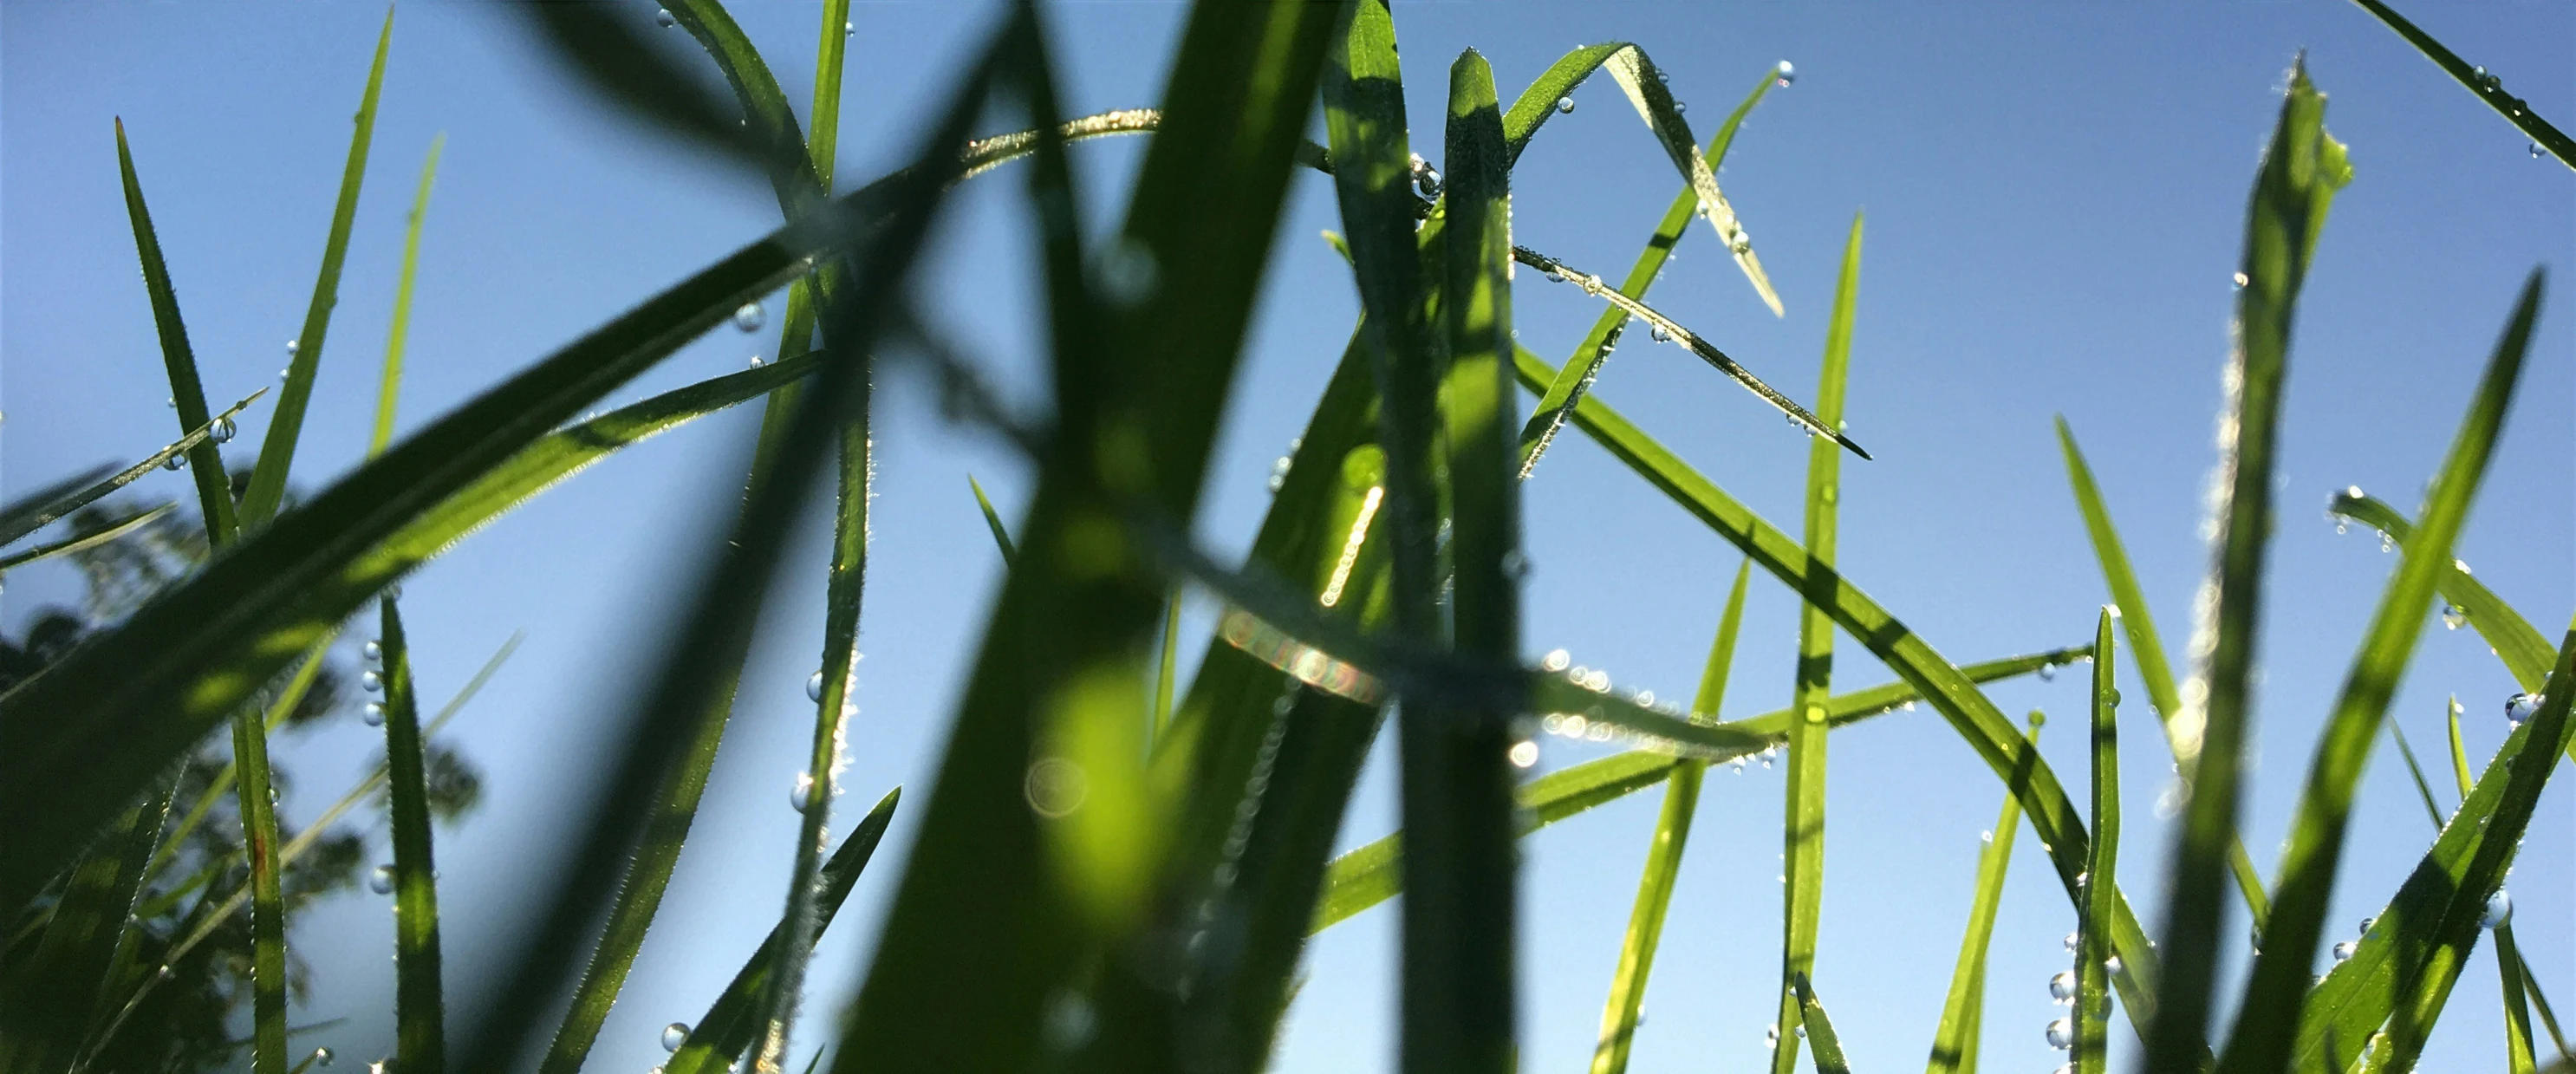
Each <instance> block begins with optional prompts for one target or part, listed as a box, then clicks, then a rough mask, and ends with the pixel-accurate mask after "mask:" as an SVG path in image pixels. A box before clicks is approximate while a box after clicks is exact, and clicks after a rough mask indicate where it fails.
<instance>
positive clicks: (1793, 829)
mask: <svg viewBox="0 0 2576 1074" xmlns="http://www.w3.org/2000/svg"><path fill="white" fill-rule="evenodd" d="M1860 249H1861V217H1860V215H1859V214H1854V215H1853V216H1852V225H1851V235H1850V236H1849V237H1848V238H1846V239H1845V240H1844V241H1843V267H1842V274H1841V275H1840V276H1839V277H1838V278H1837V280H1836V283H1835V285H1834V309H1833V315H1832V316H1831V318H1830V319H1828V320H1827V322H1826V328H1825V357H1824V361H1823V363H1822V371H1821V372H1820V373H1819V374H1818V377H1817V385H1816V411H1817V413H1816V419H1817V422H1818V425H1819V426H1820V427H1821V428H1823V429H1825V430H1826V431H1828V432H1831V431H1834V430H1836V429H1839V428H1841V426H1842V414H1843V396H1844V394H1845V382H1846V381H1847V380H1848V379H1849V374H1850V369H1851V339H1852V322H1853V320H1854V318H1855V317H1857V316H1858V312H1859V311H1858V308H1857V307H1858V303H1859V301H1860ZM1841 488H1842V453H1841V451H1839V450H1838V449H1837V445H1836V444H1835V443H1834V442H1833V441H1830V440H1817V441H1815V442H1814V443H1812V444H1810V445H1808V452H1807V496H1806V535H1807V536H1806V542H1805V547H1806V552H1807V573H1806V577H1805V578H1804V579H1802V580H1801V581H1800V582H1799V583H1797V584H1798V588H1799V590H1800V592H1801V593H1802V594H1804V595H1805V597H1806V600H1805V602H1804V603H1802V604H1800V605H1799V606H1798V662H1797V664H1796V666H1795V668H1794V669H1793V670H1794V672H1795V674H1794V676H1793V677H1792V679H1791V680H1790V692H1789V708H1790V710H1791V711H1793V712H1797V713H1799V714H1801V715H1804V716H1807V717H1809V718H1807V719H1794V720H1791V721H1790V723H1789V741H1788V749H1789V778H1788V779H1787V780H1786V781H1785V783H1784V785H1783V788H1782V791H1781V794H1782V799H1783V801H1782V806H1781V811H1782V814H1783V819H1782V822H1781V828H1782V831H1781V846H1782V851H1781V854H1782V863H1783V864H1782V866H1781V875H1783V876H1785V877H1787V878H1788V879H1787V881H1786V882H1784V883H1783V884H1781V885H1780V899H1781V914H1780V916H1781V932H1780V997H1781V1007H1780V1016H1779V1019H1778V1020H1777V1024H1779V1025H1788V1024H1789V1022H1790V1019H1792V1018H1794V1017H1796V1016H1797V1013H1798V1012H1797V1011H1796V1010H1794V1009H1792V1005H1793V1004H1794V1003H1795V1002H1796V997H1795V995H1794V993H1795V992H1796V991H1797V990H1795V989H1792V988H1791V987H1790V985H1791V983H1792V982H1795V981H1800V980H1803V979H1806V978H1809V977H1812V976H1814V975H1815V969H1816V934H1817V931H1818V925H1819V923H1820V922H1819V919H1820V918H1821V916H1822V913H1823V906H1824V898H1825V890H1824V886H1825V761H1826V757H1827V756H1828V754H1827V753H1826V740H1825V721H1824V701H1825V699H1826V698H1827V697H1829V696H1831V695H1832V693H1833V667H1834V623H1833V620H1832V619H1831V618H1829V617H1828V616H1826V614H1825V612H1824V610H1823V607H1822V605H1823V604H1825V603H1827V602H1828V601H1829V600H1830V593H1831V590H1832V587H1833V584H1834V579H1835V575H1834V571H1833V563H1834V537H1835V532H1836V529H1837V518H1838V512H1837V510H1836V505H1837V503H1838V502H1839V501H1840V500H1841V498H1842V493H1841ZM1822 1058H1823V1057H1822V1056H1821V1055H1819V1056H1818V1061H1819V1062H1820V1063H1821V1062H1822ZM1797 1062H1798V1038H1797V1037H1796V1036H1795V1035H1791V1036H1786V1037H1782V1038H1781V1039H1780V1041H1779V1046H1778V1047H1776V1048H1774V1049H1772V1052H1771V1070H1772V1074H1789V1072H1790V1071H1792V1070H1794V1069H1796V1067H1797Z"/></svg>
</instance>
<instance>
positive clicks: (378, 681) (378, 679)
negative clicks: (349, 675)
mask: <svg viewBox="0 0 2576 1074" xmlns="http://www.w3.org/2000/svg"><path fill="white" fill-rule="evenodd" d="M358 688H359V689H362V690H365V691H367V692H369V693H374V692H376V691H378V690H382V689H384V688H385V677H384V676H382V675H379V674H376V673H375V672H372V671H370V672H367V673H366V674H363V675H360V676H358Z"/></svg>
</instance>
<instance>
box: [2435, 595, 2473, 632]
mask: <svg viewBox="0 0 2576 1074" xmlns="http://www.w3.org/2000/svg"><path fill="white" fill-rule="evenodd" d="M2468 621H2469V610H2468V609H2466V608H2463V607H2460V606H2459V605H2457V604H2452V603H2450V602H2448V601H2445V602H2443V604H2442V626H2443V628H2444V629H2447V630H2458V629H2460V627H2462V626H2464V625H2466V624H2467V623H2468Z"/></svg>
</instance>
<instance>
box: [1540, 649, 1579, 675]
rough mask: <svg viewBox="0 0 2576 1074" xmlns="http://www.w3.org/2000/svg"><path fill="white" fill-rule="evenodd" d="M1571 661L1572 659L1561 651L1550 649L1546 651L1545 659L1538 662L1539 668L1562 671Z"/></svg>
mask: <svg viewBox="0 0 2576 1074" xmlns="http://www.w3.org/2000/svg"><path fill="white" fill-rule="evenodd" d="M1573 659H1574V657H1573V656H1572V655H1571V654H1569V653H1567V652H1566V651H1565V650H1563V649H1552V650H1549V651H1548V654H1547V656H1546V658H1544V659H1542V660H1540V661H1539V666H1540V667H1543V668H1546V669H1547V670H1549V671H1563V670H1565V668H1566V665H1567V664H1568V663H1570V662H1572V661H1573Z"/></svg>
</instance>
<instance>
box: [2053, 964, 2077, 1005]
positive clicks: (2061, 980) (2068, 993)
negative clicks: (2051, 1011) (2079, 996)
mask: <svg viewBox="0 0 2576 1074" xmlns="http://www.w3.org/2000/svg"><path fill="white" fill-rule="evenodd" d="M2048 998H2050V999H2052V1000H2056V1001H2057V1005H2058V1006H2060V1007H2063V1006H2066V1005H2068V1004H2071V1003H2073V1002H2075V971H2074V970H2059V971H2057V976H2055V977H2051V978H2049V979H2048Z"/></svg>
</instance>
